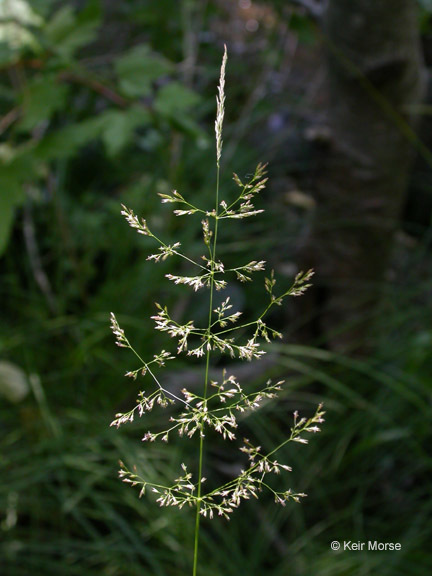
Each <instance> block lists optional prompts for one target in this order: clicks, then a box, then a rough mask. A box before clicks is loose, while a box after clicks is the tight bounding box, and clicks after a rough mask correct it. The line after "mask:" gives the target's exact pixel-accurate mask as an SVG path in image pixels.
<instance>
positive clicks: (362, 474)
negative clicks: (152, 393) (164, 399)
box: [0, 0, 432, 576]
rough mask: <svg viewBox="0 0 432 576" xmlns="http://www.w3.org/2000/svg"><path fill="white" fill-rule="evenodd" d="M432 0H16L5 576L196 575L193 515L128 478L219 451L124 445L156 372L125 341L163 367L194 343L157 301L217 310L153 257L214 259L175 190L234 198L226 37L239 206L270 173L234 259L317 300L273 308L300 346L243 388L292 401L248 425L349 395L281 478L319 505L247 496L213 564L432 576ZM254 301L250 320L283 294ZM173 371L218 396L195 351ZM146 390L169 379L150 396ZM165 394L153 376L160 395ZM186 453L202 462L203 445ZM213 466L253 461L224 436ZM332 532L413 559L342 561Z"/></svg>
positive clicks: (5, 123)
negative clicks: (175, 209) (220, 100)
mask: <svg viewBox="0 0 432 576" xmlns="http://www.w3.org/2000/svg"><path fill="white" fill-rule="evenodd" d="M431 15H432V5H431V4H430V2H428V1H427V0H422V2H418V3H416V2H414V1H413V0H397V1H396V0H394V1H393V0H392V1H390V0H388V1H382V2H376V1H373V0H353V1H352V2H346V0H329V3H328V5H327V4H326V3H325V2H323V1H319V0H302V1H297V2H294V1H292V2H290V1H283V0H280V1H277V0H274V1H267V2H252V1H249V0H239V1H237V0H235V1H234V0H232V1H228V0H225V1H224V0H208V1H203V2H198V1H194V0H189V1H188V0H183V1H177V0H154V1H152V0H147V1H145V0H143V1H138V0H130V1H123V2H115V1H113V0H100V1H97V0H90V1H88V2H86V1H85V0H82V1H75V2H72V1H68V2H56V1H54V0H36V1H32V2H27V1H24V0H19V1H18V0H16V1H11V2H4V3H1V4H0V113H1V120H0V138H1V143H0V253H1V256H0V319H1V323H0V393H1V394H2V398H1V404H0V445H1V450H0V470H1V472H0V535H1V537H0V572H1V574H2V575H3V574H4V575H5V576H9V575H10V576H21V575H22V576H28V575H29V574H33V575H34V576H39V575H40V576H42V575H44V576H47V575H51V574H53V575H54V574H59V575H75V574H77V575H80V576H87V575H96V574H97V575H104V576H123V575H125V576H126V575H127V576H134V575H143V574H144V575H147V574H148V575H151V576H168V575H173V576H176V575H179V574H188V573H190V572H191V568H190V566H191V559H192V554H193V546H192V542H193V524H194V516H193V511H190V510H183V511H178V510H177V509H168V510H167V509H161V508H159V507H158V505H157V504H156V503H155V502H154V498H152V496H151V495H149V496H148V497H145V498H142V499H141V500H139V499H138V492H137V491H136V490H133V489H132V488H130V487H128V486H126V485H125V484H123V483H121V482H120V481H119V480H118V479H117V469H118V460H120V459H121V460H124V461H125V462H127V463H128V464H129V465H130V466H132V465H134V464H136V465H137V466H138V468H139V469H140V470H141V471H142V473H143V475H146V477H148V478H153V479H155V478H160V477H161V478H163V479H167V481H169V479H171V478H174V477H176V476H175V475H176V474H177V470H178V467H179V463H180V462H182V461H184V460H187V461H191V462H192V465H193V463H194V459H195V457H196V448H197V447H196V443H195V442H189V443H187V442H184V441H183V442H180V441H178V442H176V441H173V442H172V443H171V442H170V443H169V444H168V445H165V444H160V443H156V444H151V445H147V444H145V445H143V444H142V443H141V442H140V439H141V438H142V436H143V433H144V432H146V431H147V430H148V429H149V428H150V429H151V427H152V426H153V425H157V423H158V421H159V419H161V418H163V417H165V415H164V413H161V411H160V410H159V411H158V410H155V411H154V412H152V413H151V414H150V415H147V416H146V417H145V418H144V419H142V420H141V421H139V422H135V423H134V424H133V425H129V426H125V427H123V428H121V429H120V430H116V429H114V428H110V427H109V424H110V422H111V421H112V419H113V417H114V414H115V413H116V412H118V411H121V410H127V409H130V408H131V407H133V405H134V401H135V400H134V399H135V397H136V394H137V392H138V391H139V389H140V386H141V382H140V381H138V382H136V383H135V382H133V381H132V380H130V379H124V378H123V374H124V373H125V372H126V371H127V370H130V369H132V368H134V366H133V357H131V355H130V354H128V353H127V352H126V351H123V350H119V349H118V348H117V347H116V346H115V344H114V340H113V338H112V335H111V333H110V330H109V313H110V311H113V312H115V313H116V315H117V317H118V319H119V321H120V323H121V325H122V326H123V327H124V328H125V329H126V331H127V334H128V336H129V337H130V339H131V341H133V344H134V347H135V348H136V349H137V350H139V351H140V353H142V355H143V356H144V357H145V358H151V357H152V355H153V354H155V353H157V352H159V351H160V350H161V349H162V348H167V347H168V346H170V342H167V341H166V340H165V339H164V338H163V335H161V334H160V333H156V332H154V330H153V322H152V321H151V320H150V319H149V318H150V316H152V315H153V314H154V311H155V308H154V302H155V301H158V302H161V303H168V304H169V305H170V306H171V307H172V308H173V309H174V311H175V313H176V314H177V316H178V317H179V318H182V319H188V317H189V315H190V314H191V313H192V314H193V315H194V318H195V319H197V320H199V319H200V318H201V317H205V315H206V306H207V302H206V296H205V294H201V293H200V292H198V293H196V294H195V293H192V292H191V291H187V290H183V291H182V290H180V291H179V290H178V288H177V287H174V286H173V285H172V284H171V283H168V282H167V281H166V280H165V278H164V275H165V274H166V273H167V272H171V273H174V274H175V273H186V271H185V268H184V267H183V265H182V264H181V263H179V262H177V261H175V260H174V259H169V260H167V261H166V262H164V263H161V264H158V265H154V264H152V263H149V262H146V258H147V256H148V255H149V254H150V253H151V252H152V251H154V249H155V245H154V244H152V243H151V241H150V242H147V241H146V240H148V239H147V238H144V237H142V236H139V235H137V234H135V233H134V232H133V231H132V230H131V229H130V228H128V226H127V224H126V223H125V222H124V219H123V218H122V217H121V216H120V205H121V204H122V203H124V204H126V205H127V206H129V207H130V208H132V209H133V210H134V211H135V212H136V213H137V214H140V215H143V216H145V217H146V218H147V220H148V221H149V223H150V224H151V227H152V229H153V230H154V231H155V233H157V234H160V235H163V237H164V239H165V240H166V241H167V242H168V243H172V242H175V241H181V243H182V245H183V246H188V247H189V250H190V252H191V253H192V254H195V255H197V254H198V255H199V254H200V251H201V245H200V243H201V231H200V226H199V222H195V224H197V226H195V225H194V222H193V221H192V220H190V221H189V220H184V219H179V218H176V217H175V216H172V215H171V213H170V211H169V209H167V206H165V205H162V206H161V204H160V201H159V197H158V195H157V193H158V192H159V193H169V192H170V191H171V190H172V189H177V190H179V191H180V192H181V193H182V194H184V195H185V196H187V197H188V198H190V199H191V201H193V202H194V201H196V202H199V203H200V205H205V204H206V203H207V204H208V205H210V206H212V205H213V197H214V186H215V148H214V136H213V129H214V128H213V124H214V117H215V108H216V107H215V94H216V86H217V82H218V77H219V67H220V62H221V57H222V53H223V45H224V44H227V47H228V54H229V60H228V68H227V86H226V92H227V104H226V116H225V128H224V151H223V157H222V172H223V176H222V190H224V191H227V192H226V193H227V194H229V193H230V191H232V188H233V186H234V185H233V183H232V180H231V178H232V172H233V171H235V172H236V173H238V174H239V175H240V176H241V177H243V176H244V175H246V174H248V173H251V172H252V171H253V170H254V168H255V166H256V164H257V163H258V162H268V163H269V167H268V175H269V178H270V180H269V184H268V186H267V188H266V190H265V191H264V192H263V193H262V194H261V197H260V200H259V207H260V208H263V209H265V213H264V214H263V215H261V216H260V217H258V218H256V219H248V220H247V221H244V222H243V221H241V222H240V223H234V225H232V226H231V225H230V227H227V229H226V230H225V231H224V232H223V233H221V237H220V248H219V250H220V252H219V255H220V257H221V259H223V260H224V262H226V263H227V264H230V265H235V264H236V263H238V262H240V263H242V262H243V261H248V260H251V259H254V260H260V259H265V260H267V261H268V267H269V268H274V270H275V273H276V276H277V278H278V286H279V287H280V290H281V291H282V290H283V289H284V288H285V289H286V288H287V287H288V286H289V285H290V283H291V282H292V280H293V277H294V276H295V274H296V273H297V272H298V271H299V270H301V269H305V268H309V267H313V268H314V269H315V272H316V274H315V277H314V287H313V288H312V289H311V290H310V291H309V292H308V294H307V295H306V296H304V297H302V298H295V299H291V300H290V301H289V302H288V303H287V306H286V307H284V309H283V310H280V311H279V310H278V314H276V315H274V316H273V318H272V322H273V325H274V326H275V327H276V328H277V329H278V330H281V331H283V333H284V339H283V340H282V341H281V342H279V343H278V344H277V345H275V346H274V347H273V349H272V352H271V353H270V354H269V356H268V357H266V358H267V359H266V360H265V361H264V360H263V361H262V363H261V364H259V365H255V364H254V365H249V364H245V365H244V366H242V367H239V368H238V370H239V372H238V373H239V375H241V377H242V378H243V383H244V385H245V386H247V385H250V386H254V385H259V383H260V382H261V383H262V381H263V379H265V378H267V377H268V376H272V377H273V378H278V379H280V378H284V379H285V380H286V385H285V387H284V391H283V392H282V393H281V396H280V400H279V401H278V402H277V403H275V405H274V406H271V405H269V406H266V408H265V409H264V410H263V411H262V412H258V413H256V414H254V415H253V416H251V417H248V418H246V419H245V420H244V421H243V422H242V430H241V434H245V435H247V436H248V437H251V438H255V439H257V442H259V443H261V444H262V445H263V446H266V447H268V448H269V449H271V447H272V446H275V445H277V444H278V443H280V442H281V441H282V440H283V438H285V437H286V435H287V432H288V433H289V427H290V425H291V422H292V412H293V411H294V410H297V409H298V410H299V411H300V412H301V413H302V414H306V415H308V414H312V413H313V411H314V409H315V407H316V405H317V404H318V403H319V402H324V405H325V409H326V412H327V414H326V423H325V424H324V425H323V430H322V432H321V433H320V434H318V435H317V436H314V437H313V438H311V440H310V444H309V445H308V446H302V445H293V446H290V447H289V449H287V450H286V452H284V454H283V455H282V454H281V458H280V459H281V460H282V459H283V460H284V461H286V462H288V463H289V464H290V465H292V467H293V469H294V470H293V472H292V473H290V474H289V475H288V476H285V477H284V478H282V479H280V486H281V487H283V486H285V487H292V488H293V489H294V490H295V491H299V492H306V493H308V498H307V499H305V500H304V501H303V503H302V504H299V505H298V504H294V503H290V504H289V505H288V506H287V507H286V508H281V507H278V506H276V505H275V504H274V503H273V502H272V500H271V499H269V498H266V497H265V496H264V495H263V498H262V499H260V500H259V501H256V502H255V501H254V502H251V503H249V502H248V503H246V504H244V505H243V506H242V508H241V509H240V510H238V511H237V512H236V514H234V516H233V518H232V520H231V521H230V523H229V524H227V523H226V521H225V520H220V519H216V520H214V521H213V522H206V521H204V522H203V524H202V535H201V536H202V538H201V540H202V541H201V549H200V566H201V569H200V574H203V575H206V576H207V575H208V576H212V575H224V576H230V575H239V574H251V575H257V576H258V575H260V576H261V575H264V574H269V575H273V576H297V575H299V576H300V575H319V576H326V575H329V576H330V575H331V576H338V575H340V576H347V575H349V576H351V575H353V576H354V575H355V576H360V575H362V576H365V575H369V574H371V575H372V574H380V576H384V575H386V574H388V575H391V576H399V575H410V576H411V575H417V574H418V575H423V574H425V575H426V574H429V571H430V566H431V562H432V558H431V552H430V545H429V543H430V540H431V536H432V517H431V515H432V498H431V493H430V485H431V477H432V475H431V468H432V463H431V452H430V445H431V425H430V424H431V378H432V376H431V370H432V348H431V346H432V328H431V304H432V292H431V288H432V282H431V273H430V271H431V265H432V259H431V240H432V229H431V213H432V184H431V183H432V152H431V146H432V137H431V131H430V126H431V124H430V120H429V116H430V113H431V110H432V107H431V96H430V94H429V92H430V90H429V85H430V69H429V65H431V63H432V56H431V54H432V50H431V37H432V36H431V34H432V20H431ZM262 285H263V279H262V278H261V277H258V280H257V282H256V284H253V285H249V284H248V285H243V284H233V285H232V286H230V288H229V295H230V296H231V299H232V302H233V303H234V304H235V306H236V307H239V308H240V309H241V310H242V311H243V312H244V316H245V318H250V319H252V318H253V313H254V310H255V304H256V303H259V302H260V298H261V297H262V295H263V289H262ZM173 370H175V369H174V368H173V369H171V368H170V367H168V368H167V369H166V372H165V373H161V376H162V375H164V376H163V377H165V378H167V380H168V381H174V385H175V381H176V378H177V379H180V380H181V381H182V382H183V381H184V382H187V381H189V380H191V379H192V380H193V377H195V376H194V375H195V374H196V371H197V370H198V367H197V365H196V363H195V364H194V363H192V365H190V364H188V363H187V362H185V361H184V360H183V359H181V360H179V365H178V367H177V370H176V371H175V372H173ZM143 382H144V381H143ZM144 385H145V384H143V386H144ZM188 444H189V445H188ZM213 446H214V447H213V448H211V449H210V450H209V453H208V459H207V467H208V470H207V475H211V476H212V477H213V478H216V479H220V480H221V481H222V482H223V481H226V480H225V479H226V478H227V477H228V476H227V474H229V473H230V472H231V471H232V470H234V469H235V468H236V465H237V463H236V458H237V456H236V450H235V448H233V449H232V453H231V450H230V447H229V446H226V445H221V444H219V443H218V442H217V441H216V442H215V443H214V445H213ZM333 540H339V541H343V540H352V541H360V542H367V541H368V540H372V541H374V540H378V541H380V542H400V543H401V545H402V549H401V551H398V552H387V553H385V552H366V551H364V552H347V551H345V552H340V553H335V552H333V551H332V550H331V549H330V542H331V541H333Z"/></svg>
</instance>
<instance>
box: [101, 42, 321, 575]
mask: <svg viewBox="0 0 432 576" xmlns="http://www.w3.org/2000/svg"><path fill="white" fill-rule="evenodd" d="M226 62H227V51H226V48H225V52H224V56H223V60H222V66H221V72H220V79H219V86H218V95H217V114H216V122H215V132H216V163H217V175H218V177H217V192H216V202H215V208H213V209H210V210H208V209H204V208H202V207H198V206H195V205H194V204H192V203H191V202H189V201H188V200H187V199H186V198H185V197H184V196H183V195H182V194H180V193H179V192H178V191H177V190H174V191H173V192H172V193H171V194H160V197H161V201H162V203H164V204H170V203H174V204H177V205H180V209H176V210H174V214H176V215H177V216H193V215H194V214H199V215H200V218H201V230H202V238H203V244H204V251H205V252H207V256H202V258H201V260H200V262H197V261H195V260H194V259H193V258H192V257H191V256H190V255H188V253H187V251H183V247H182V246H181V244H180V242H174V243H173V244H168V243H165V242H164V241H163V240H161V239H159V238H158V237H157V236H155V235H154V234H153V232H152V231H151V230H150V228H149V226H148V224H147V222H146V220H145V219H143V218H139V217H138V216H136V215H135V213H134V212H133V210H130V209H129V208H127V207H126V206H122V211H121V213H122V214H123V216H124V217H125V218H126V221H127V222H128V224H129V225H130V226H131V227H132V228H134V229H136V230H137V232H138V233H139V234H143V235H145V236H149V237H150V238H151V239H152V240H153V241H154V242H156V243H157V244H158V249H157V251H156V252H155V254H152V255H150V256H149V257H148V258H147V259H148V260H149V261H153V262H156V263H158V262H161V261H164V260H166V259H167V258H168V257H172V258H181V259H183V260H184V261H186V262H187V263H188V265H189V267H192V268H193V272H192V273H191V274H190V275H177V274H171V273H169V274H166V278H167V279H168V280H170V281H171V282H173V283H174V284H177V285H178V284H182V285H184V286H187V287H189V288H191V289H192V290H193V291H194V292H197V291H198V290H200V289H207V290H208V292H209V308H208V322H207V323H206V324H204V325H200V323H199V322H197V321H196V320H193V319H189V320H182V321H178V320H175V319H174V318H173V317H172V316H171V314H170V312H169V310H168V308H167V306H162V305H160V304H156V314H155V315H154V316H152V317H151V318H152V320H153V321H154V323H155V330H158V331H159V332H163V333H165V334H166V335H167V336H168V337H170V338H172V339H173V340H174V341H175V345H174V348H175V350H176V354H177V355H180V354H184V355H186V356H191V357H195V358H197V359H199V358H202V357H205V362H204V374H203V385H202V388H201V389H200V390H195V389H194V390H193V391H192V390H190V389H188V388H183V389H182V391H181V394H180V393H179V395H178V396H177V395H176V394H175V393H174V392H173V391H172V390H171V388H170V386H168V385H163V383H162V382H163V381H162V380H161V379H160V378H159V376H158V375H157V374H156V372H158V371H159V370H160V369H161V368H163V367H165V365H166V364H167V362H168V361H171V360H173V359H174V358H175V357H176V355H175V354H173V353H171V352H169V351H167V350H165V349H164V350H162V351H161V352H160V353H159V354H155V355H154V356H153V358H152V359H151V360H149V361H145V360H143V359H142V358H141V356H140V355H139V354H138V353H137V352H136V351H135V349H134V348H133V347H132V345H131V344H130V342H129V340H128V338H127V337H126V335H125V331H124V330H123V328H121V327H120V325H119V323H118V321H117V319H116V317H115V315H114V314H111V329H112V331H113V334H114V336H115V340H116V344H117V345H118V346H120V347H122V348H128V349H129V350H130V351H131V352H132V353H133V355H134V356H135V358H136V361H137V366H136V367H135V368H134V369H132V370H130V371H128V372H127V373H126V376H127V377H129V378H131V379H132V380H137V379H138V377H141V376H142V377H145V378H146V379H147V381H148V380H150V384H149V385H146V390H145V391H141V392H139V394H138V398H137V400H136V405H135V406H134V408H133V409H132V410H130V411H129V412H125V413H118V414H116V415H115V419H114V420H113V422H112V424H111V425H112V426H116V427H119V426H120V425H122V424H125V423H127V422H132V421H133V420H134V418H135V416H138V417H141V416H144V415H145V414H146V413H148V412H149V411H151V410H153V409H154V408H155V407H160V408H168V407H170V408H169V409H168V410H167V412H166V414H167V415H166V419H165V421H163V419H162V420H161V421H160V425H159V429H157V430H148V431H147V432H146V433H145V434H144V436H143V438H142V440H143V441H144V442H156V441H158V440H161V441H163V442H168V441H169V440H170V438H171V437H172V435H173V434H175V435H176V436H180V437H182V438H184V439H187V438H189V439H190V438H194V437H196V438H197V439H198V441H199V458H198V466H197V469H196V470H194V472H193V474H192V472H190V471H189V470H188V468H187V466H186V465H185V464H182V465H181V469H182V473H181V475H180V476H179V477H178V478H176V479H175V480H174V481H173V483H171V484H167V485H165V484H163V483H160V484H157V483H154V482H151V481H150V480H146V479H144V478H142V477H141V476H139V474H138V473H137V470H136V469H133V471H130V470H129V469H128V468H127V467H126V466H125V465H124V464H123V463H121V468H120V472H119V475H120V478H121V479H122V480H123V482H126V483H128V484H131V485H132V486H140V487H141V491H140V496H142V495H143V494H144V493H145V492H146V490H147V489H149V491H150V492H151V493H153V494H156V500H157V502H158V504H159V505H160V506H177V507H179V508H183V507H184V506H185V505H188V506H193V507H195V509H196V530H199V518H200V516H205V517H209V518H213V517H214V516H215V515H218V516H222V517H224V518H229V516H230V514H231V513H232V512H233V511H234V510H235V509H236V508H238V506H239V505H240V503H241V502H242V501H243V500H248V499H250V498H258V496H259V494H260V492H262V490H264V489H265V490H268V491H270V492H271V493H272V494H273V496H274V499H275V502H277V503H279V504H282V505H285V504H286V502H287V501H288V500H293V501H296V502H298V501H300V499H301V498H302V497H304V496H305V495H304V494H302V493H296V492H293V491H292V490H290V489H286V490H283V491H278V490H276V489H274V488H273V487H272V486H271V482H270V481H269V480H267V476H268V475H278V474H280V473H281V472H290V471H291V468H290V466H289V465H287V464H283V463H280V462H279V461H278V460H277V459H276V453H277V452H280V451H281V450H282V449H283V448H284V447H285V445H286V444H287V443H288V442H297V443H300V444H305V443H307V437H306V436H307V434H310V433H315V432H318V431H319V426H318V425H319V424H320V423H322V422H323V415H324V412H323V410H322V406H319V407H318V409H317V410H316V412H315V414H314V415H313V416H312V417H310V418H305V417H303V418H299V416H298V414H297V412H295V413H294V421H293V425H292V427H291V430H290V431H289V433H288V436H287V438H286V440H284V441H283V442H282V443H281V444H279V445H278V446H276V447H274V448H273V449H270V450H264V449H262V448H261V447H260V446H255V445H254V444H253V443H252V442H250V441H249V440H246V439H245V440H244V442H243V445H242V446H241V447H240V453H241V455H242V458H243V460H246V461H245V462H244V467H243V469H242V470H241V472H240V473H239V474H238V476H237V477H235V478H233V479H231V480H229V481H228V482H226V483H225V484H223V485H222V486H220V487H218V488H215V489H210V488H209V489H208V491H207V492H206V490H205V486H204V483H205V477H204V476H203V462H204V459H203V453H204V441H205V438H206V433H207V432H208V431H209V430H213V431H215V432H217V433H219V434H220V435H221V436H222V438H223V439H224V440H230V441H234V440H235V439H236V434H237V433H238V430H239V428H240V424H241V419H242V417H243V416H244V415H245V414H246V413H251V412H253V411H256V410H260V409H261V407H262V406H263V405H264V404H267V403H269V402H271V400H273V399H274V398H275V397H276V396H277V394H278V393H279V392H280V390H281V388H282V385H283V381H282V380H281V381H278V382H276V383H273V382H272V381H271V380H267V382H266V383H265V384H264V385H263V386H262V387H261V389H259V390H255V389H251V388H250V385H247V384H246V385H242V384H241V383H240V382H239V380H238V379H237V378H236V376H235V375H233V374H229V375H228V374H227V371H226V370H223V371H222V377H221V378H220V379H219V380H218V381H216V380H210V378H209V366H210V365H211V361H212V358H213V357H214V356H215V355H217V354H227V355H229V356H230V357H231V358H236V359H239V360H246V361H251V360H256V359H259V358H261V357H262V356H263V355H264V354H265V350H264V349H263V344H269V343H270V342H271V340H272V339H274V338H281V337H282V334H281V333H280V332H278V331H276V330H275V329H274V328H272V327H271V326H269V325H268V323H267V317H268V315H269V312H270V311H271V309H272V308H273V307H274V306H280V305H281V304H282V303H283V301H284V299H285V298H286V297H288V296H300V295H302V294H303V293H304V292H305V290H306V289H307V288H308V287H309V286H310V283H309V281H310V279H311V277H312V275H313V271H312V270H309V271H307V272H305V273H304V272H300V273H299V274H297V276H296V277H295V279H294V282H293V285H292V286H291V287H290V288H289V289H288V290H286V291H284V292H282V293H279V294H278V293H276V279H275V275H274V272H273V270H272V271H271V272H270V275H269V277H267V278H264V290H263V292H264V296H265V298H264V300H266V301H267V302H266V303H265V302H264V303H262V304H261V303H260V304H259V307H260V310H259V312H258V314H257V316H256V318H255V320H250V319H249V320H246V321H243V315H242V311H241V310H236V309H235V308H234V307H233V304H232V302H231V299H230V297H229V296H227V297H226V298H225V299H222V302H220V301H219V302H220V303H219V302H218V303H217V304H216V302H215V300H214V298H213V296H214V293H215V291H217V290H221V291H223V290H224V289H225V288H226V287H227V286H228V282H229V280H234V281H239V282H250V281H252V277H253V275H254V274H255V273H259V272H263V271H265V268H266V262H265V261H264V260H251V261H249V262H248V263H247V264H243V265H239V266H236V267H232V268H228V267H227V266H225V264H224V263H223V262H222V261H220V260H219V259H217V258H216V247H217V236H218V225H220V224H221V223H222V221H224V220H229V219H242V218H249V217H252V216H255V215H257V214H259V213H261V212H262V210H261V209H257V208H256V207H255V205H254V201H255V199H256V197H257V195H258V194H259V193H260V192H261V191H262V190H263V189H264V187H265V185H266V182H267V177H266V165H265V164H258V166H257V168H256V169H255V172H254V173H253V174H252V175H249V176H248V177H246V178H245V179H244V181H243V180H242V179H241V178H240V177H239V176H238V175H237V174H234V182H235V184H236V185H237V186H238V187H239V189H240V191H239V192H238V191H237V192H236V194H235V195H234V200H233V201H231V202H228V201H227V200H225V199H224V200H221V201H219V184H218V183H219V164H220V158H221V154H222V127H223V119H224V113H225V68H226ZM266 293H267V294H266ZM197 542H198V538H197V537H196V538H195V556H194V557H195V562H196V554H197ZM194 575H195V572H194Z"/></svg>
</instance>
